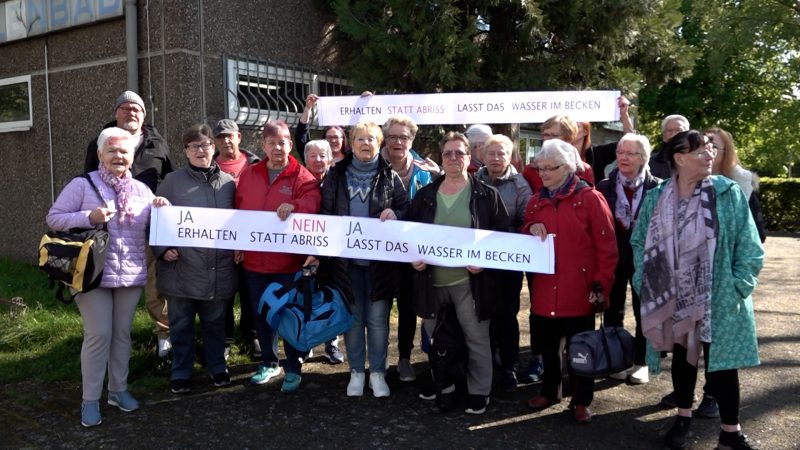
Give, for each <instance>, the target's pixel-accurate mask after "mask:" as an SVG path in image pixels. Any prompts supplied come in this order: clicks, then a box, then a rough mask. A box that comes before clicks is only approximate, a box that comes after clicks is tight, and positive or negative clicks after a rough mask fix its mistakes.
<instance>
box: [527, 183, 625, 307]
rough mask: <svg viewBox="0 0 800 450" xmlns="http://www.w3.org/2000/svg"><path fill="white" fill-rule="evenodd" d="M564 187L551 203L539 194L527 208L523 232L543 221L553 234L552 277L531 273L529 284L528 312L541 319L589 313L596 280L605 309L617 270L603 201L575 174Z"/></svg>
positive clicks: (609, 218) (611, 225)
mask: <svg viewBox="0 0 800 450" xmlns="http://www.w3.org/2000/svg"><path fill="white" fill-rule="evenodd" d="M567 183H568V184H567V187H566V188H565V189H562V190H561V191H560V192H559V193H557V194H555V197H554V198H553V199H547V198H541V195H542V192H541V191H539V192H537V193H536V194H535V195H534V196H533V197H532V198H531V200H530V202H529V203H528V206H527V207H526V208H525V225H524V226H523V228H522V232H523V233H528V234H529V233H530V232H529V231H528V229H529V227H530V226H531V225H532V224H534V223H542V224H544V226H545V229H546V230H547V232H548V233H550V234H554V235H555V237H554V245H555V256H556V262H555V274H553V275H546V274H540V273H534V274H533V286H531V297H532V298H531V311H532V312H533V313H534V314H536V315H538V316H543V317H578V316H588V315H591V314H592V306H591V304H590V303H589V294H590V293H591V290H592V282H594V281H597V282H599V283H600V285H601V286H602V287H603V294H605V296H606V307H607V306H608V295H609V292H610V291H611V285H612V283H613V282H614V269H615V268H616V267H617V258H618V254H617V242H616V238H615V237H614V219H613V217H612V215H611V211H610V210H609V209H608V205H607V204H606V201H605V199H604V198H603V196H602V194H600V193H599V192H598V191H596V190H594V189H592V187H591V186H590V185H589V184H588V183H587V182H585V181H583V180H581V179H579V178H578V177H576V176H573V178H572V180H570V181H568V182H567ZM531 239H538V238H537V237H534V236H531Z"/></svg>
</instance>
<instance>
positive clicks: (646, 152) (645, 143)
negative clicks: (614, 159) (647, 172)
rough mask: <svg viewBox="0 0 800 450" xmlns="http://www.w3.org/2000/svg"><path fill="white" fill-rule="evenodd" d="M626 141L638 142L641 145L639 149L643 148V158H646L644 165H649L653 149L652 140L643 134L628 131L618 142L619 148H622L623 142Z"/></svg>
mask: <svg viewBox="0 0 800 450" xmlns="http://www.w3.org/2000/svg"><path fill="white" fill-rule="evenodd" d="M625 142H635V143H636V145H637V146H638V147H639V150H641V151H642V153H643V155H642V158H643V159H644V165H645V166H647V162H648V161H650V152H651V151H652V147H651V145H650V140H649V139H647V138H646V137H645V136H643V135H641V134H636V133H626V134H625V135H624V136H622V138H621V139H620V140H619V142H617V150H619V149H621V148H622V144H623V143H625Z"/></svg>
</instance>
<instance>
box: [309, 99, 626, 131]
mask: <svg viewBox="0 0 800 450" xmlns="http://www.w3.org/2000/svg"><path fill="white" fill-rule="evenodd" d="M619 96H620V92H619V91H543V92H473V93H447V94H409V95H369V96H364V97H361V96H358V95H351V96H345V97H320V98H319V100H318V101H317V114H318V117H319V124H320V126H329V125H354V124H356V123H358V122H359V121H361V120H371V121H372V122H375V123H377V124H383V123H384V122H386V120H387V119H388V118H389V117H391V116H394V115H397V114H405V115H407V116H410V117H411V118H412V119H414V122H416V123H417V125H445V124H465V123H542V122H544V121H545V120H547V119H548V118H549V117H551V116H554V115H556V114H562V115H566V116H569V117H570V118H572V119H573V120H575V121H576V122H613V121H615V120H619V107H618V106H617V98H618V97H619Z"/></svg>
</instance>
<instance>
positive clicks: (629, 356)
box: [568, 314, 633, 378]
mask: <svg viewBox="0 0 800 450" xmlns="http://www.w3.org/2000/svg"><path fill="white" fill-rule="evenodd" d="M568 356H569V360H568V361H569V367H570V369H572V373H574V374H575V375H578V376H582V377H592V378H600V377H605V376H608V375H610V374H612V373H617V372H621V371H623V370H626V369H628V368H629V367H631V366H632V365H633V336H631V334H630V333H628V331H627V330H625V328H623V327H604V326H603V315H602V314H601V315H600V329H597V330H592V331H584V332H582V333H578V334H574V335H573V336H572V337H571V338H570V340H569V355H568Z"/></svg>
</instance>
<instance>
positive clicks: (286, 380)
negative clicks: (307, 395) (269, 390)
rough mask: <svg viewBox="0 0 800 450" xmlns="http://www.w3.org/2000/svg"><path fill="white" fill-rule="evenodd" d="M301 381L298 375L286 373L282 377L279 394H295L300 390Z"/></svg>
mask: <svg viewBox="0 0 800 450" xmlns="http://www.w3.org/2000/svg"><path fill="white" fill-rule="evenodd" d="M302 379H303V377H301V376H300V375H298V374H296V373H287V374H286V376H285V377H283V385H282V386H281V392H286V393H290V392H295V391H297V390H298V389H300V381H301V380H302Z"/></svg>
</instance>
